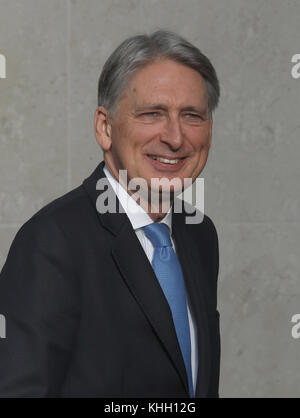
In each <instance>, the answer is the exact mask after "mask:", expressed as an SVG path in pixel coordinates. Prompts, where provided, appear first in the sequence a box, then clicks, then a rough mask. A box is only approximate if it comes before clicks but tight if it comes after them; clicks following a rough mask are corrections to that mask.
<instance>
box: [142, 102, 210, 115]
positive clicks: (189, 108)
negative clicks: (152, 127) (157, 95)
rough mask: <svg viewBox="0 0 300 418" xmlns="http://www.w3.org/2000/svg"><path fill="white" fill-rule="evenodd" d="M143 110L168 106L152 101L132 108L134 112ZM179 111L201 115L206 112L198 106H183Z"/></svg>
mask: <svg viewBox="0 0 300 418" xmlns="http://www.w3.org/2000/svg"><path fill="white" fill-rule="evenodd" d="M143 110H168V107H167V106H166V105H164V104H161V103H152V104H149V105H143V106H136V107H135V108H134V111H135V112H141V111H143ZM181 111H183V112H187V111H188V112H196V113H199V114H201V115H206V114H207V109H202V108H199V107H197V106H185V107H183V108H182V109H181Z"/></svg>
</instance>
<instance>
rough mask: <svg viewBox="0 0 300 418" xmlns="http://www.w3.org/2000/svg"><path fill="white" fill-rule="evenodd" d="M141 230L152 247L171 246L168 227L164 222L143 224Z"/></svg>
mask: <svg viewBox="0 0 300 418" xmlns="http://www.w3.org/2000/svg"><path fill="white" fill-rule="evenodd" d="M143 230H144V232H145V234H146V236H147V238H149V239H150V241H151V242H152V244H153V247H172V243H171V239H170V233H169V228H168V226H167V225H166V224H164V223H157V222H154V223H152V224H150V225H147V226H144V227H143Z"/></svg>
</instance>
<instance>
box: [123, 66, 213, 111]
mask: <svg viewBox="0 0 300 418" xmlns="http://www.w3.org/2000/svg"><path fill="white" fill-rule="evenodd" d="M125 97H126V99H127V100H129V101H130V102H131V103H136V104H143V103H151V102H157V101H159V102H166V103H168V102H170V103H174V102H176V104H178V105H180V104H182V105H187V104H188V105H203V104H206V102H207V94H206V85H205V82H204V79H203V78H202V76H201V75H200V74H199V73H198V72H197V71H196V70H193V69H192V68H190V67H187V66H185V65H183V64H180V63H177V62H174V61H171V60H166V59H164V60H157V61H155V62H153V63H151V64H148V65H147V66H146V67H144V68H142V69H141V70H138V71H137V72H136V73H135V74H134V75H133V76H132V78H131V79H130V81H129V83H128V86H127V89H126V94H125Z"/></svg>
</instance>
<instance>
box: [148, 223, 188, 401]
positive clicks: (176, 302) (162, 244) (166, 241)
mask: <svg viewBox="0 0 300 418" xmlns="http://www.w3.org/2000/svg"><path fill="white" fill-rule="evenodd" d="M143 230H144V232H145V234H146V236H147V237H148V238H149V239H150V241H151V242H152V244H153V247H154V255H153V261H152V266H153V269H154V272H155V274H156V277H157V279H158V281H159V284H160V286H161V288H162V290H163V292H164V295H165V297H166V298H167V301H168V303H169V306H170V308H171V312H172V317H173V322H174V325H175V329H176V334H177V338H178V342H179V345H180V348H181V352H182V356H183V359H184V363H185V368H186V372H187V376H188V383H189V393H190V397H194V389H193V380H192V368H191V339H190V328H189V321H188V313H187V305H186V295H185V287H184V278H183V274H182V270H181V266H180V263H179V261H178V258H177V256H176V254H175V252H174V250H173V248H172V243H171V239H170V234H169V228H168V226H167V225H166V224H164V223H152V224H150V225H147V226H144V227H143Z"/></svg>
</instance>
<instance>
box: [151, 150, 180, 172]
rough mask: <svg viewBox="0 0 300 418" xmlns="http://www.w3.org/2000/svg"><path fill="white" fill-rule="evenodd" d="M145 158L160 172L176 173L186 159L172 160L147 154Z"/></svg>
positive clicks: (171, 158)
mask: <svg viewBox="0 0 300 418" xmlns="http://www.w3.org/2000/svg"><path fill="white" fill-rule="evenodd" d="M146 158H147V159H148V160H149V161H150V162H151V164H152V166H153V167H154V168H156V169H158V170H160V171H176V170H178V169H179V168H181V167H182V166H183V164H184V162H185V159H186V157H180V158H173V157H168V156H161V155H155V154H147V155H146Z"/></svg>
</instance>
